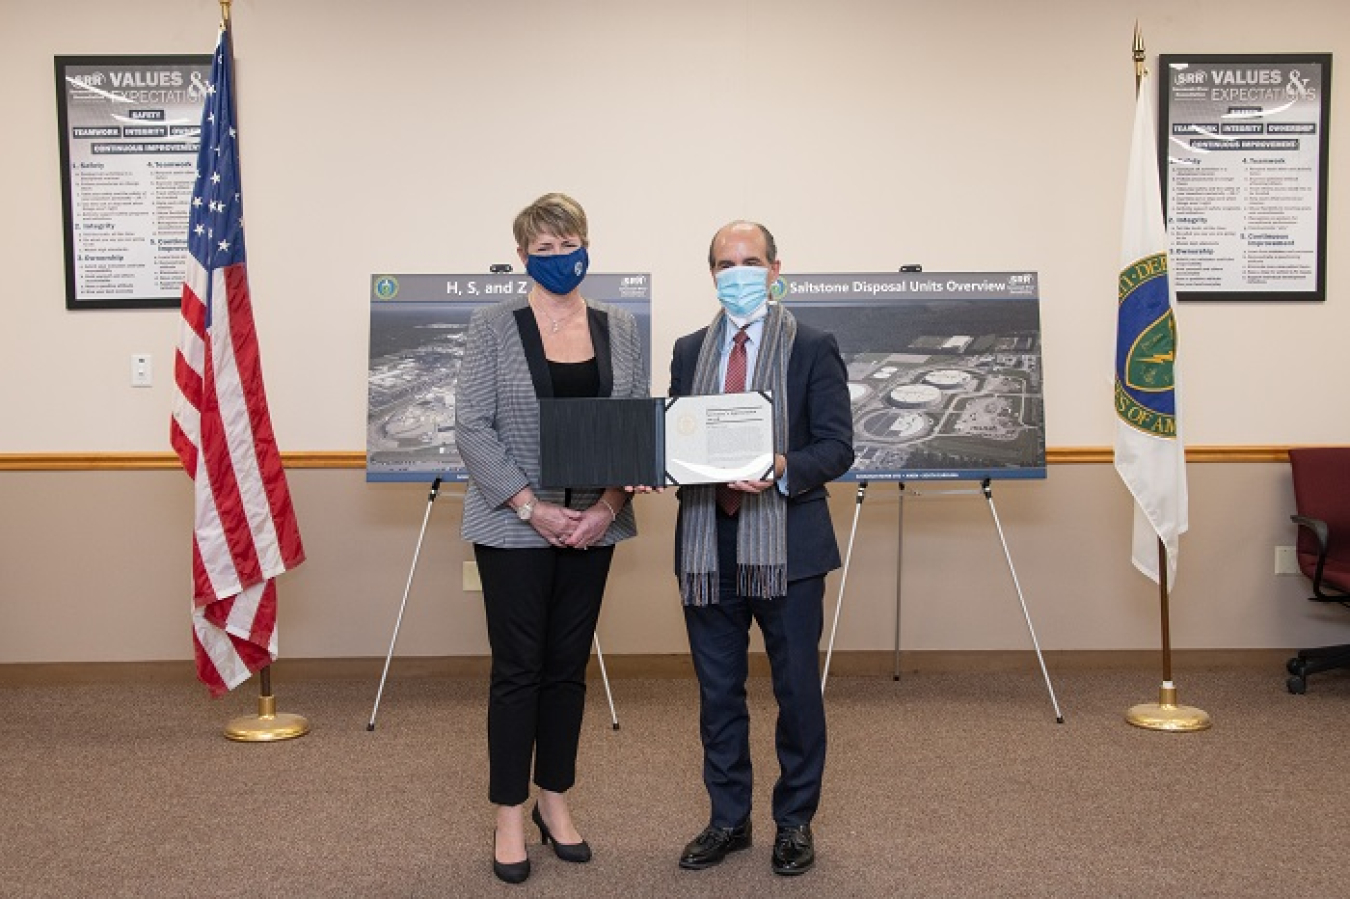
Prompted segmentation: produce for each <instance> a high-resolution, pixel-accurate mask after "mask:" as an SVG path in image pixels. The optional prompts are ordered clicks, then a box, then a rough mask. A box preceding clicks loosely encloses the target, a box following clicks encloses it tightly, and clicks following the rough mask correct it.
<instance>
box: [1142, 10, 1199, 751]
mask: <svg viewBox="0 0 1350 899" xmlns="http://www.w3.org/2000/svg"><path fill="white" fill-rule="evenodd" d="M1131 49H1132V51H1133V54H1134V92H1135V96H1136V97H1137V96H1138V95H1139V88H1140V85H1141V84H1142V82H1143V80H1144V74H1145V73H1146V72H1147V71H1148V69H1147V68H1146V67H1145V65H1144V60H1145V59H1146V58H1147V56H1146V54H1145V52H1144V35H1143V32H1141V31H1140V30H1139V23H1138V22H1137V21H1136V22H1135V23H1134V45H1133V47H1132V48H1131ZM1158 594H1159V600H1160V605H1161V607H1162V657H1163V682H1162V686H1161V687H1160V688H1159V689H1158V701H1157V702H1142V703H1140V704H1139V705H1136V706H1132V707H1131V708H1130V710H1129V711H1128V712H1126V713H1125V720H1126V721H1128V722H1130V723H1131V724H1133V725H1134V726H1135V727H1143V728H1146V729H1148V730H1166V731H1173V732H1176V733H1189V732H1194V731H1198V730H1208V729H1209V727H1210V724H1211V723H1212V722H1211V721H1210V719H1209V713H1208V712H1205V711H1203V710H1202V709H1197V708H1193V707H1192V706H1188V705H1177V687H1176V684H1174V683H1173V682H1172V635H1171V626H1170V624H1169V620H1170V618H1171V613H1170V611H1169V609H1168V602H1167V547H1166V545H1164V543H1163V541H1162V538H1161V537H1159V538H1158Z"/></svg>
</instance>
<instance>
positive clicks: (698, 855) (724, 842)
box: [680, 818, 753, 871]
mask: <svg viewBox="0 0 1350 899" xmlns="http://www.w3.org/2000/svg"><path fill="white" fill-rule="evenodd" d="M752 833H753V828H752V827H751V824H750V820H749V819H748V818H747V819H746V820H745V821H743V822H741V823H740V824H738V825H737V826H735V827H713V826H712V825H711V824H709V825H708V826H707V827H705V828H704V829H703V833H701V834H699V835H698V836H696V837H694V839H693V840H691V841H690V842H689V844H688V845H687V846H685V847H684V854H682V855H681V856H680V867H681V868H685V869H687V870H690V871H701V870H703V869H704V868H711V867H712V866H713V865H717V864H721V862H722V859H724V858H726V857H727V853H729V852H739V851H741V850H742V849H748V848H750V844H751V842H752Z"/></svg>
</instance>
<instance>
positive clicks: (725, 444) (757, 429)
mask: <svg viewBox="0 0 1350 899" xmlns="http://www.w3.org/2000/svg"><path fill="white" fill-rule="evenodd" d="M539 457H540V458H539V461H540V478H539V479H540V486H543V487H627V486H638V485H642V486H648V487H656V486H660V485H669V484H674V485H679V484H719V483H727V482H729V481H741V480H764V479H766V478H768V477H770V476H771V472H772V471H773V399H772V397H771V395H770V394H768V393H762V392H750V393H728V394H713V395H709V396H685V397H674V398H672V399H668V400H662V399H655V398H653V399H622V400H621V399H541V400H540V401H539Z"/></svg>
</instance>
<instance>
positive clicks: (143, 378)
mask: <svg viewBox="0 0 1350 899" xmlns="http://www.w3.org/2000/svg"><path fill="white" fill-rule="evenodd" d="M153 382H154V371H153V370H152V368H151V365H150V354H149V353H133V354H132V356H131V386H132V387H149V386H150V385H151V384H152V383H153Z"/></svg>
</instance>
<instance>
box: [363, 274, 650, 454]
mask: <svg viewBox="0 0 1350 899" xmlns="http://www.w3.org/2000/svg"><path fill="white" fill-rule="evenodd" d="M532 284H533V282H532V281H530V280H529V279H528V278H526V277H525V276H524V275H511V274H494V275H423V274H415V275H391V274H379V275H372V276H371V279H370V359H369V367H368V378H367V394H366V395H367V406H366V410H367V411H366V480H367V481H432V480H434V479H435V478H438V477H439V478H441V479H443V480H446V481H465V480H468V473H467V472H466V471H465V469H464V460H463V459H461V458H460V455H459V449H458V447H457V446H456V445H455V388H456V386H457V385H458V383H459V368H460V363H461V362H462V361H463V358H464V343H465V340H466V339H467V337H468V332H469V318H470V316H472V315H473V312H474V310H475V309H478V308H479V307H481V306H488V305H491V304H493V303H498V302H501V301H502V300H505V299H508V298H511V297H523V296H525V295H526V294H527V293H529V290H530V287H531V285H532ZM651 284H652V279H651V276H650V275H648V274H642V273H624V274H590V275H587V276H586V280H585V281H583V282H582V284H581V294H582V296H584V297H586V298H587V299H590V300H601V301H603V302H606V303H611V304H613V305H615V306H618V307H620V308H622V309H625V310H627V311H628V312H630V313H632V315H633V317H634V318H635V319H637V323H638V330H639V332H640V333H641V335H642V342H643V354H642V355H643V359H644V361H645V363H646V366H647V372H646V373H647V375H648V379H649V380H650V375H651V321H652V317H651Z"/></svg>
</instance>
